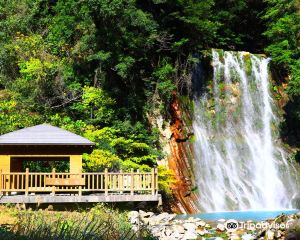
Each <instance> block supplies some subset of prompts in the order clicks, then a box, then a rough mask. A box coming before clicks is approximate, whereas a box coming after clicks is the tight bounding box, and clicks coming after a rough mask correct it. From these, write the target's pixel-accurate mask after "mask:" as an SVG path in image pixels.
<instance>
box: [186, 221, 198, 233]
mask: <svg viewBox="0 0 300 240" xmlns="http://www.w3.org/2000/svg"><path fill="white" fill-rule="evenodd" d="M183 227H184V229H186V230H187V231H188V232H196V229H197V226H196V224H194V223H184V224H183Z"/></svg>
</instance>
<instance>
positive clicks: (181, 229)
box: [173, 225, 185, 234]
mask: <svg viewBox="0 0 300 240" xmlns="http://www.w3.org/2000/svg"><path fill="white" fill-rule="evenodd" d="M173 230H174V232H177V233H180V234H184V233H185V230H184V227H183V226H181V225H173Z"/></svg>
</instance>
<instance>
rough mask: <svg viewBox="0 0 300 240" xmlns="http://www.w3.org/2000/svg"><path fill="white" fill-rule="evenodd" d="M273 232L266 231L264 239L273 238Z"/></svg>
mask: <svg viewBox="0 0 300 240" xmlns="http://www.w3.org/2000/svg"><path fill="white" fill-rule="evenodd" d="M274 235H275V234H274V232H273V231H272V230H268V231H266V234H265V240H273V239H274Z"/></svg>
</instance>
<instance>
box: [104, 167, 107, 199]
mask: <svg viewBox="0 0 300 240" xmlns="http://www.w3.org/2000/svg"><path fill="white" fill-rule="evenodd" d="M104 188H105V196H108V169H107V168H105V170H104Z"/></svg>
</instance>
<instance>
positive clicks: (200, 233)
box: [196, 229, 208, 236]
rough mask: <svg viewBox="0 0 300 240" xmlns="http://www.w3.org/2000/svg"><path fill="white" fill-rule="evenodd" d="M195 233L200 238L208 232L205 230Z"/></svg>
mask: <svg viewBox="0 0 300 240" xmlns="http://www.w3.org/2000/svg"><path fill="white" fill-rule="evenodd" d="M196 233H197V234H199V235H200V236H203V235H205V234H206V233H208V231H207V230H206V229H203V230H202V229H197V230H196Z"/></svg>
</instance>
